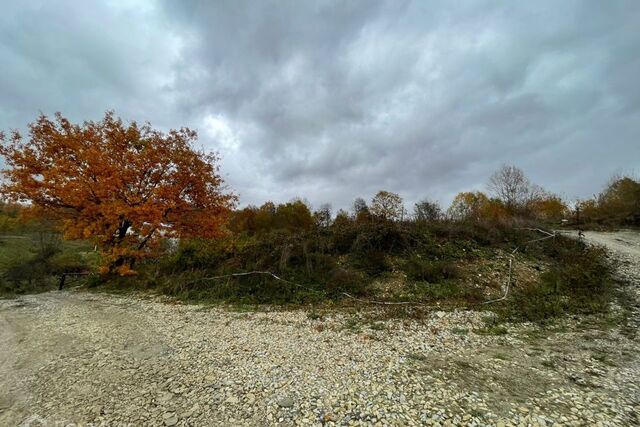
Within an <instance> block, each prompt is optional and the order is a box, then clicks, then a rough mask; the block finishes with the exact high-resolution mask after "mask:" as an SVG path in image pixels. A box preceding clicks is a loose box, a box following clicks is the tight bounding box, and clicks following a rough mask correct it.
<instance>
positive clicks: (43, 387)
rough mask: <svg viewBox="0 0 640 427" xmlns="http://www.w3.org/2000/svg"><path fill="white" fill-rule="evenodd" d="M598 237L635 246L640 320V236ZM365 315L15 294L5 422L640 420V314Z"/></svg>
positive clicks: (616, 246)
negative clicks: (614, 318) (494, 319)
mask: <svg viewBox="0 0 640 427" xmlns="http://www.w3.org/2000/svg"><path fill="white" fill-rule="evenodd" d="M587 239H589V240H590V241H592V242H594V243H597V244H604V245H606V246H607V247H609V248H610V249H611V254H612V257H615V258H616V259H619V260H621V262H620V264H619V269H620V274H621V275H624V276H625V277H626V278H627V279H628V280H629V281H630V282H631V283H632V286H631V288H632V291H633V292H631V293H630V295H631V298H634V299H635V301H632V302H631V305H632V306H634V307H633V310H635V311H634V312H633V316H632V319H631V321H632V322H631V323H630V324H632V325H637V320H638V318H640V313H638V311H637V310H638V301H640V298H639V294H638V289H640V235H638V234H635V233H631V232H628V233H627V232H623V233H591V232H588V233H587ZM361 314H362V313H360V314H356V313H348V312H335V313H332V314H327V315H325V316H323V317H321V318H316V316H310V315H309V314H308V313H307V312H305V311H303V310H298V311H286V312H281V311H270V312H237V311H235V312H234V311H229V310H226V309H224V308H220V307H216V308H207V307H202V306H193V305H183V304H177V303H174V302H171V301H168V300H162V299H159V298H144V297H141V296H114V295H106V294H92V293H87V292H79V291H77V292H73V291H65V292H51V293H45V294H39V295H31V296H24V297H20V298H16V299H9V300H1V301H0V425H2V426H4V425H20V424H21V423H26V424H25V425H29V423H31V425H48V426H54V425H56V426H58V425H65V426H66V425H69V424H71V425H83V426H84V425H101V426H107V425H108V426H124V425H136V426H137V425H158V426H173V425H177V426H187V425H194V426H199V425H221V426H222V425H224V426H242V425H247V426H263V425H286V426H289V425H379V426H382V425H402V426H404V425H409V426H411V425H469V426H474V425H498V426H508V425H534V426H535V425H539V426H552V425H575V426H582V425H616V426H628V425H639V424H640V418H638V413H640V365H639V357H638V354H639V352H638V350H639V349H640V337H638V335H637V334H636V327H629V326H626V327H620V326H610V327H606V326H603V325H602V322H595V321H593V320H589V319H573V320H566V321H563V322H561V323H559V324H558V325H557V326H556V327H554V328H552V329H547V330H541V329H539V328H536V327H534V326H531V325H520V326H517V327H511V328H509V331H508V333H507V334H505V335H486V334H482V333H480V331H481V330H482V328H483V327H484V322H483V319H482V318H483V316H487V313H486V312H485V313H480V312H471V311H454V312H432V313H430V314H429V315H428V316H427V317H426V318H425V319H423V320H421V321H417V320H411V321H409V320H390V321H389V320H388V321H384V322H383V321H370V320H366V319H365V318H363V317H362V316H361ZM38 423H40V424H38Z"/></svg>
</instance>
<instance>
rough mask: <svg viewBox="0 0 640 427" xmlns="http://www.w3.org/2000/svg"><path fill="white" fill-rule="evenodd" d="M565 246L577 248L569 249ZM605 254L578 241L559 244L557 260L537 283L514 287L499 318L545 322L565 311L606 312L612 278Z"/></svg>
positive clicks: (582, 312)
mask: <svg viewBox="0 0 640 427" xmlns="http://www.w3.org/2000/svg"><path fill="white" fill-rule="evenodd" d="M568 246H569V247H571V246H573V247H578V248H579V250H577V251H570V250H568V248H567V247H568ZM604 255H605V254H604V251H603V249H601V248H593V247H585V246H584V245H583V244H582V243H580V242H575V243H568V242H565V244H564V245H563V244H560V245H558V246H557V247H556V251H555V256H556V257H557V258H558V262H557V263H556V264H555V265H554V266H553V267H552V268H551V269H550V270H549V271H547V272H545V273H544V274H543V275H542V276H541V277H540V280H539V282H538V283H534V284H530V285H527V286H525V287H516V288H514V291H513V293H512V296H511V298H510V299H509V300H508V301H507V303H506V304H504V305H503V307H502V311H501V315H502V317H503V318H507V319H509V320H516V321H518V320H525V321H533V322H545V321H547V320H549V319H552V318H554V317H558V316H562V315H566V314H598V313H605V312H607V310H608V307H609V302H610V301H611V297H612V292H613V281H612V279H611V274H610V267H609V266H608V264H607V263H606V259H605V256H604Z"/></svg>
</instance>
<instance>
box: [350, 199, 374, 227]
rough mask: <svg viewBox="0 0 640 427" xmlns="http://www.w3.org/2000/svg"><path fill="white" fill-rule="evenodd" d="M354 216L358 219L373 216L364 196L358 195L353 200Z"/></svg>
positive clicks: (366, 218) (363, 219)
mask: <svg viewBox="0 0 640 427" xmlns="http://www.w3.org/2000/svg"><path fill="white" fill-rule="evenodd" d="M353 216H354V217H355V219H356V221H366V220H368V219H369V218H370V217H371V213H370V212H369V206H367V202H365V200H364V199H363V198H362V197H358V198H356V199H355V200H354V201H353Z"/></svg>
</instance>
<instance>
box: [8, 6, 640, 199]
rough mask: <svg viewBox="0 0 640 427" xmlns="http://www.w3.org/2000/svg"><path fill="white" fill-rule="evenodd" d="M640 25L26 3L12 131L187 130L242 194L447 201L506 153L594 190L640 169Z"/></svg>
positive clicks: (528, 16)
mask: <svg viewBox="0 0 640 427" xmlns="http://www.w3.org/2000/svg"><path fill="white" fill-rule="evenodd" d="M639 18H640V4H639V3H638V2H635V1H616V2H598V1H566V2H551V1H549V2H544V1H543V2H535V3H527V4H518V3H514V2H506V1H486V2H460V3H457V4H453V3H452V2H449V1H442V2H438V1H433V2H409V1H406V2H397V1H378V2H370V1H353V2H346V3H345V2H335V1H323V2H299V1H289V2H283V1H272V2H267V1H264V2H242V1H233V2H232V1H228V2H224V1H222V2H208V1H177V0H176V1H161V2H158V3H152V4H147V3H144V7H142V3H141V4H138V2H136V1H131V2H129V3H128V4H127V3H124V4H123V3H117V2H105V3H102V4H100V3H94V2H91V4H88V3H86V2H80V1H77V2H73V1H71V2H68V4H67V7H60V5H59V4H56V5H53V3H50V2H46V1H41V2H36V1H28V2H16V4H15V5H12V6H9V7H8V11H7V12H6V13H5V14H3V15H2V16H0V60H1V61H2V63H3V65H4V66H3V67H0V95H1V96H2V102H1V103H0V128H7V127H17V126H24V124H26V123H27V122H28V121H30V120H32V119H33V118H34V117H35V115H36V114H37V112H38V111H39V110H42V111H44V112H46V113H51V112H53V111H62V112H63V113H65V114H68V115H69V116H71V117H72V118H74V119H76V120H81V119H85V118H96V117H99V116H100V114H101V112H102V111H104V110H105V109H115V110H117V112H118V113H119V114H121V115H122V116H123V117H127V118H131V119H137V120H150V121H151V122H152V123H154V124H156V125H158V126H160V127H162V128H168V127H178V126H182V125H187V126H190V127H194V128H197V129H198V130H199V131H200V135H201V142H202V144H204V145H205V147H207V148H209V149H217V150H219V151H220V153H221V154H222V156H223V170H224V171H225V173H226V174H227V179H228V181H229V183H230V184H231V185H232V187H234V188H235V189H236V190H237V191H238V192H239V193H240V195H241V200H242V202H243V203H261V202H263V201H264V200H267V199H272V200H277V201H283V200H288V199H290V198H291V197H294V196H297V195H299V196H304V197H306V198H308V199H309V200H310V201H311V202H313V203H314V204H315V205H319V204H320V203H322V202H324V201H331V202H333V203H334V205H335V206H347V205H349V204H350V202H351V200H353V199H354V198H355V197H357V196H364V197H367V198H370V197H371V196H372V195H373V194H374V193H375V192H376V191H377V190H378V189H381V188H384V189H387V190H391V191H396V192H399V193H400V194H402V195H403V196H404V197H405V199H406V200H407V201H408V202H413V201H416V200H417V199H419V198H421V197H424V196H430V197H433V198H436V199H439V200H441V201H442V202H444V203H447V202H448V201H449V200H450V199H451V198H452V196H453V195H454V194H455V193H456V192H458V191H462V190H467V189H484V187H485V183H486V180H487V176H488V175H489V174H490V173H491V172H492V171H493V170H494V169H495V168H496V167H497V166H498V165H499V164H500V163H503V162H508V163H515V164H517V165H519V166H521V167H522V168H523V169H524V170H525V172H527V173H528V174H529V175H530V176H531V178H532V179H533V180H534V181H536V182H537V183H539V184H541V185H543V186H545V187H547V188H549V189H550V190H552V191H556V192H560V193H562V194H564V195H565V196H567V197H570V198H573V197H583V196H588V195H590V194H592V193H593V192H595V191H597V190H598V189H599V188H600V186H601V185H603V183H604V182H605V181H606V179H607V177H608V175H609V174H611V173H612V172H614V171H616V170H627V171H628V170H632V169H638V167H639V166H640V160H638V159H640V143H639V141H638V136H639V135H640V85H638V84H637V76H638V75H640V33H638V31H637V29H636V26H637V22H638V19H639ZM26 29H28V30H26Z"/></svg>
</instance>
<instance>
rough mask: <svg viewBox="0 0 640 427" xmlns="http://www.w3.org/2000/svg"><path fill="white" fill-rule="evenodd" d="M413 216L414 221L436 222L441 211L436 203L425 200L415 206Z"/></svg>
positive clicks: (440, 215)
mask: <svg viewBox="0 0 640 427" xmlns="http://www.w3.org/2000/svg"><path fill="white" fill-rule="evenodd" d="M413 215H414V217H415V219H416V221H437V220H439V219H440V218H441V217H442V209H441V208H440V205H439V204H438V203H437V202H433V201H431V200H428V199H425V200H422V201H420V202H418V203H416V204H415V206H414V208H413Z"/></svg>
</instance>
